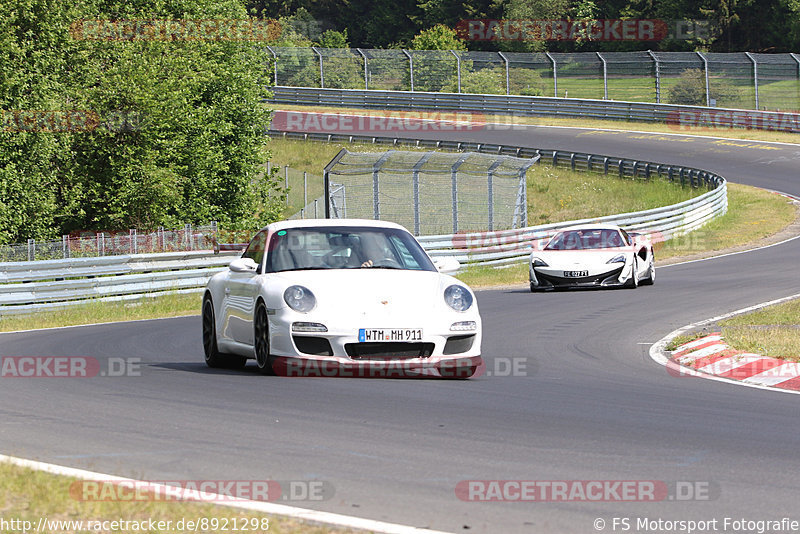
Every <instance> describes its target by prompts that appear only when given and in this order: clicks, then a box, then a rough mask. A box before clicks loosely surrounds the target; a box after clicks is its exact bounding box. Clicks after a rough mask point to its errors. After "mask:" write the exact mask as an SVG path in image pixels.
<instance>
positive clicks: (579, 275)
mask: <svg viewBox="0 0 800 534" xmlns="http://www.w3.org/2000/svg"><path fill="white" fill-rule="evenodd" d="M586 276H589V271H564V278H584V277H586Z"/></svg>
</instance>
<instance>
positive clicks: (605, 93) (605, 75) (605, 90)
mask: <svg viewBox="0 0 800 534" xmlns="http://www.w3.org/2000/svg"><path fill="white" fill-rule="evenodd" d="M595 54H597V57H599V58H600V61H602V62H603V100H608V65H607V64H606V59H605V58H604V57H603V54H601V53H600V52H595Z"/></svg>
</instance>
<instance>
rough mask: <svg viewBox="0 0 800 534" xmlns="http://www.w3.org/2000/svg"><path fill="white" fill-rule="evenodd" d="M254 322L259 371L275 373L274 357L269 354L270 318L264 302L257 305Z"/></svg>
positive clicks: (264, 373)
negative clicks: (273, 367)
mask: <svg viewBox="0 0 800 534" xmlns="http://www.w3.org/2000/svg"><path fill="white" fill-rule="evenodd" d="M254 324H255V326H254V329H255V332H254V333H253V334H254V337H255V352H256V365H258V371H259V372H260V373H261V374H263V375H271V374H274V372H273V370H272V361H273V358H272V356H270V354H269V348H270V347H269V319H268V318H267V307H266V306H265V305H264V303H263V302H259V303H258V306H257V307H256V316H255V321H254Z"/></svg>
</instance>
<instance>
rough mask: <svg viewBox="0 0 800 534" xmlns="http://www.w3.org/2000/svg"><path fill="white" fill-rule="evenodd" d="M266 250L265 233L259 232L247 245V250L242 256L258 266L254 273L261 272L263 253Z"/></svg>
mask: <svg viewBox="0 0 800 534" xmlns="http://www.w3.org/2000/svg"><path fill="white" fill-rule="evenodd" d="M266 250H267V232H266V231H263V230H262V231H261V232H259V233H257V234H256V236H255V237H254V238H253V239H252V240H251V241H250V244H249V245H247V250H245V251H244V254H242V257H243V258H251V259H252V260H253V261H254V262H256V263H257V264H258V269H257V270H256V272H259V273H260V272H261V265H262V263H263V261H264V252H266Z"/></svg>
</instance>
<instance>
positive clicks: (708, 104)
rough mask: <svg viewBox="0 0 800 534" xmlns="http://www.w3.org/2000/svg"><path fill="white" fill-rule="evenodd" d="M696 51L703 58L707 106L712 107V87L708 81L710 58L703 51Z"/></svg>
mask: <svg viewBox="0 0 800 534" xmlns="http://www.w3.org/2000/svg"><path fill="white" fill-rule="evenodd" d="M695 53H696V54H697V55H698V56H700V59H702V60H703V67H704V70H705V71H706V107H711V88H710V86H709V83H708V60H707V59H706V56H704V55H703V54H702V53H701V52H695Z"/></svg>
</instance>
